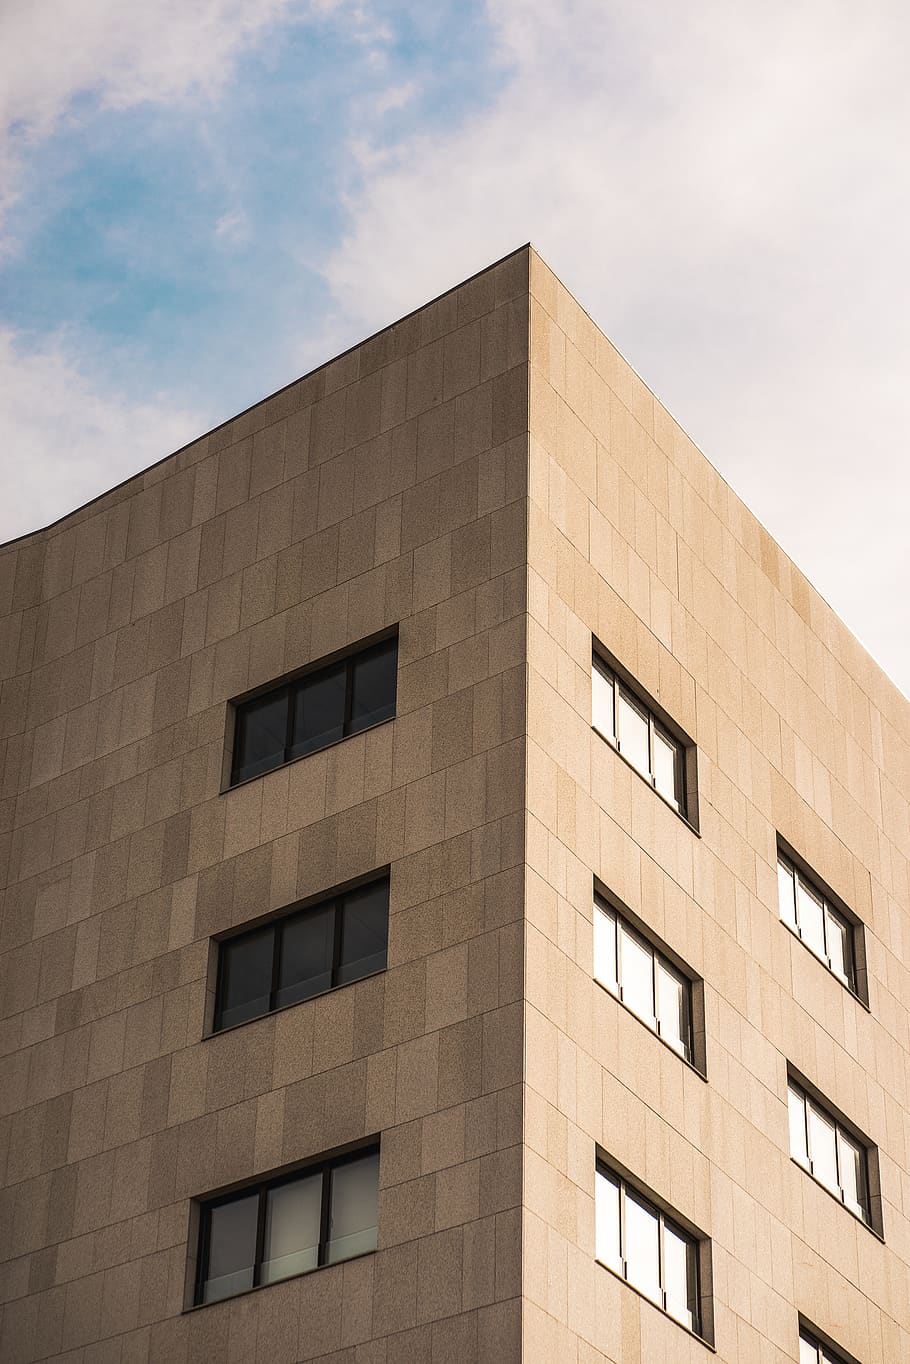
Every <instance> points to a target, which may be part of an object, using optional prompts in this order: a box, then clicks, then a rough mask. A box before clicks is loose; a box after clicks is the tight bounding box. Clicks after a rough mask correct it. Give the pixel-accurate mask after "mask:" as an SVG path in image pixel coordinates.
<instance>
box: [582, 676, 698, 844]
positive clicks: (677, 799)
mask: <svg viewBox="0 0 910 1364" xmlns="http://www.w3.org/2000/svg"><path fill="white" fill-rule="evenodd" d="M595 672H599V673H600V675H601V677H603V678H604V679H605V680H606V681H608V682H609V683H610V685H611V687H612V692H613V711H612V733H610V732H609V731H608V730H605V729H602V728H601V726H600V725H599V724H598V723H597V718H596V715H595V707H594V703H593V700H592V706H591V724H592V727H593V728H594V729H595V730H596V731H597V733H598V734H599V735H600V736H601V738H602V739H605V740H606V742H607V743H608V744H610V745H611V747H613V748H615V749H616V752H617V753H619V754H620V756H621V757H622V758H624V759H625V761H626V762H627V763H628V764H629V766H630V767H632V768H634V770H635V771H636V772H637V773H638V774H639V776H640V777H641V778H642V780H644V781H646V782H647V783H648V784H649V786H651V787H652V789H653V790H655V791H656V792H657V794H658V795H659V796H660V797H661V799H662V800H665V801H666V803H667V804H668V805H669V806H670V807H671V809H673V810H675V811H676V812H677V814H679V815H681V816H682V818H683V819H685V820H686V822H687V823H688V822H689V814H688V808H687V807H688V801H687V799H686V747H687V745H686V744H685V743H684V742H683V741H682V740H681V739H680V738H678V737H677V736H676V735H675V734H673V733H672V732H671V731H670V730H669V729H668V728H667V726H666V725H665V724H664V723H663V722H662V721H661V720H659V719H658V718H657V716H656V715H655V713H654V711H653V709H652V707H651V706H650V705H649V704H648V702H647V700H645V698H644V697H643V696H642V695H641V694H640V693H639V692H637V691H635V690H634V688H632V687H630V686H628V684H627V683H626V682H625V681H623V679H622V678H621V677H620V676H619V674H618V673H617V672H616V670H615V669H614V668H612V667H611V666H610V664H609V663H607V662H606V660H605V659H604V658H602V657H601V655H600V654H599V653H598V652H597V650H596V649H595V650H594V651H593V654H592V661H591V674H592V679H591V681H592V689H593V687H594V686H596V683H595V681H594V673H595ZM620 696H622V698H623V700H624V701H625V702H626V703H627V704H628V705H630V706H631V707H632V708H633V709H634V710H637V711H638V712H639V714H640V715H641V716H642V719H644V720H645V721H646V723H647V726H648V771H647V772H644V771H643V770H642V768H641V767H640V766H639V765H638V763H635V762H633V761H632V759H631V758H630V757H629V756H628V755H627V754H626V753H624V752H623V747H622V741H621V739H620V737H619V700H620ZM657 735H659V736H660V737H661V738H662V739H663V740H664V742H665V743H666V744H667V745H668V746H669V747H671V748H672V749H673V753H674V759H673V788H674V789H673V795H672V796H671V795H668V794H667V792H666V791H663V790H661V788H660V787H659V786H658V785H657V777H656V775H655V761H654V744H655V736H657Z"/></svg>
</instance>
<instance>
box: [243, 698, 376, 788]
mask: <svg viewBox="0 0 910 1364" xmlns="http://www.w3.org/2000/svg"><path fill="white" fill-rule="evenodd" d="M395 719H397V716H395V715H390V716H388V717H387V719H385V720H377V721H376V723H375V724H373V725H364V727H363V729H358V730H355V731H354V733H353V734H343V735H342V737H341V738H340V739H333V740H332V742H331V743H330V744H323V745H322V747H321V748H311V749H310V751H309V753H301V754H300V755H299V756H298V757H296V758H288V759H287V760H286V761H285V762H281V763H276V764H275V766H274V767H270V768H269V769H268V770H267V771H265V772H257V773H255V775H254V776H252V777H243V778H242V780H240V781H231V780H230V773H229V774H228V779H227V781H222V783H221V790H220V791H219V793H218V794H219V795H221V796H224V795H227V793H228V792H229V791H239V790H240V788H241V786H249V784H250V782H251V781H262V778H263V777H270V776H271V775H272V773H273V772H283V771H284V769H285V768H286V767H293V765H294V763H302V762H305V761H306V760H307V758H315V756H316V754H317V753H328V751H329V749H330V748H337V747H338V745H339V744H346V743H347V742H348V740H349V739H356V738H357V737H358V736H359V735H361V734H369V733H370V732H371V731H372V730H374V729H381V728H382V726H383V725H390V724H391V723H392V721H393V720H395Z"/></svg>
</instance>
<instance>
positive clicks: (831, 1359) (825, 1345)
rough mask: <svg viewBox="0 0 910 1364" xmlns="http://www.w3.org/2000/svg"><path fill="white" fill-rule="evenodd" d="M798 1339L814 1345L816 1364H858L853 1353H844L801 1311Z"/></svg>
mask: <svg viewBox="0 0 910 1364" xmlns="http://www.w3.org/2000/svg"><path fill="white" fill-rule="evenodd" d="M799 1340H800V1341H801V1342H802V1341H805V1343H806V1344H807V1345H810V1346H813V1347H814V1349H815V1352H816V1364H859V1360H858V1359H857V1358H856V1356H855V1355H851V1354H846V1353H845V1352H844V1349H843V1346H841V1345H835V1344H834V1343H833V1341H831V1340H830V1339H829V1337H828V1336H826V1335H825V1333H824V1331H820V1330H819V1329H818V1327H817V1326H813V1325H812V1323H811V1322H810V1321H807V1319H806V1318H805V1317H804V1316H803V1315H802V1313H800V1316H799Z"/></svg>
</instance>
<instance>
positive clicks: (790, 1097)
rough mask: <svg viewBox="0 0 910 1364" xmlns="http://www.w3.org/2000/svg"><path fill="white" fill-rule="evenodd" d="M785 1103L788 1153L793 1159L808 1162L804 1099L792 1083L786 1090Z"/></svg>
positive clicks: (805, 1163) (804, 1163) (806, 1163)
mask: <svg viewBox="0 0 910 1364" xmlns="http://www.w3.org/2000/svg"><path fill="white" fill-rule="evenodd" d="M787 1104H788V1107H789V1110H790V1154H791V1156H793V1157H794V1159H795V1160H799V1161H802V1163H803V1165H808V1163H809V1151H808V1148H807V1146H806V1101H805V1099H804V1098H803V1096H802V1093H801V1091H800V1090H798V1089H794V1088H793V1086H792V1085H790V1086H789V1088H788V1090H787Z"/></svg>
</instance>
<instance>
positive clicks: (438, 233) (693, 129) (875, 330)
mask: <svg viewBox="0 0 910 1364" xmlns="http://www.w3.org/2000/svg"><path fill="white" fill-rule="evenodd" d="M489 10H490V15H491V18H492V19H493V21H494V23H495V25H496V32H497V37H498V47H497V50H496V52H495V53H494V54H493V55H494V58H495V59H496V60H499V61H500V62H501V63H502V66H503V72H502V79H501V82H500V85H499V89H498V91H497V93H496V95H495V97H494V98H493V100H492V102H491V103H489V104H488V105H487V106H485V107H484V106H482V107H479V108H478V110H477V111H476V112H474V113H473V114H471V115H470V116H469V117H468V118H467V120H466V121H465V122H464V123H463V124H462V125H461V126H460V127H459V128H457V129H456V130H454V131H449V132H448V133H443V134H440V135H432V136H431V135H427V134H425V133H421V132H415V133H414V134H413V135H412V136H409V137H408V138H407V139H406V140H404V141H403V142H401V143H399V144H398V145H397V146H394V147H392V148H389V147H387V146H386V147H381V148H379V149H377V154H376V155H375V156H370V155H369V154H368V153H367V152H365V151H364V150H363V149H362V148H361V150H360V154H359V157H358V159H357V163H356V171H355V173H356V175H357V177H358V181H357V183H355V184H354V185H353V186H352V187H351V189H350V198H349V207H350V220H349V227H348V231H347V232H346V233H345V234H344V236H343V238H342V240H340V241H339V243H338V245H337V247H336V249H335V250H334V251H333V252H332V254H331V256H330V258H329V259H328V261H327V262H326V266H325V273H326V277H327V279H328V281H329V283H330V285H331V288H332V290H333V292H334V295H335V298H336V300H337V301H338V304H339V309H340V312H341V314H342V315H343V316H344V317H345V318H346V319H347V322H348V326H349V331H350V332H351V333H355V332H356V331H357V330H360V331H363V330H370V329H372V328H374V327H376V326H377V325H380V324H381V323H383V322H385V321H387V320H389V319H390V318H391V317H394V316H396V315H398V314H401V313H402V312H404V311H406V310H407V309H409V308H411V307H413V306H416V305H417V304H419V303H420V302H422V301H423V300H425V299H426V298H428V297H431V296H432V295H433V294H434V293H436V292H438V291H439V290H441V289H444V288H446V287H448V286H449V285H451V284H452V283H453V282H455V281H456V280H457V279H458V278H459V277H462V276H464V275H466V274H469V273H470V272H472V271H473V270H476V269H478V268H480V267H482V266H483V265H484V264H486V263H488V262H489V261H491V260H493V259H495V258H496V257H497V256H499V255H501V254H503V253H505V252H507V251H509V250H511V249H512V248H513V247H515V246H517V245H519V244H520V243H521V242H523V241H526V240H528V239H529V238H530V239H532V240H533V241H534V242H535V244H536V245H537V246H538V248H539V249H540V250H541V251H542V253H543V254H544V256H545V257H546V258H547V259H548V260H549V262H550V264H551V265H552V266H553V267H554V269H556V270H557V271H558V272H559V273H560V274H562V276H563V277H564V278H565V280H566V283H567V284H568V286H569V287H570V288H571V289H572V290H573V291H574V292H575V293H576V294H577V296H578V297H579V298H580V299H581V301H582V303H583V304H584V305H585V306H586V307H587V308H588V309H589V311H590V312H591V313H592V315H593V316H594V317H595V318H596V319H597V320H598V322H599V323H600V324H601V325H602V326H603V327H604V329H605V330H606V331H607V332H608V334H610V335H611V336H612V338H613V339H614V340H615V341H616V342H617V344H619V345H620V347H621V348H622V349H623V350H624V351H625V353H626V354H627V355H628V357H629V359H630V360H631V361H632V362H633V363H634V364H635V365H636V367H637V368H638V369H639V371H640V372H641V373H642V374H643V376H644V378H645V379H646V381H648V382H649V383H650V384H651V385H652V386H653V387H654V389H655V391H656V392H657V393H658V395H659V396H660V397H661V398H662V399H663V400H664V401H665V402H666V403H667V405H668V406H669V407H670V408H671V410H672V411H673V412H674V414H675V415H676V416H677V417H678V418H679V419H680V420H681V421H682V423H683V425H684V426H685V427H686V428H687V429H688V430H689V431H690V432H691V434H692V435H693V436H694V438H695V439H697V440H698V441H699V442H700V443H701V445H702V447H703V448H704V449H705V451H706V453H707V454H708V456H709V457H710V458H711V459H712V460H713V461H714V463H715V464H716V465H717V466H718V467H719V468H720V470H721V472H722V473H723V474H725V476H727V477H728V478H729V479H730V481H731V482H732V484H733V486H734V487H735V488H736V490H737V491H738V492H739V493H740V494H741V495H742V496H743V497H744V499H745V500H746V501H747V503H749V505H751V506H752V507H753V509H754V510H755V511H756V512H757V514H758V515H759V516H760V517H761V518H762V520H763V521H764V522H765V523H766V524H767V525H768V527H769V529H770V530H771V531H772V533H774V534H775V535H776V536H777V537H778V538H779V539H780V541H781V543H782V544H783V545H784V547H785V548H786V549H787V550H789V552H791V553H792V554H793V555H794V557H795V559H796V560H797V562H798V563H799V565H800V567H802V568H803V569H804V571H806V572H807V573H808V575H809V576H810V578H811V579H812V580H813V582H815V584H816V585H817V587H818V588H819V590H820V591H821V592H822V593H823V594H824V595H825V596H826V597H827V598H828V599H829V600H830V601H831V603H832V605H834V607H835V608H836V609H837V610H839V611H840V612H841V614H842V615H843V616H844V618H845V619H846V621H847V623H848V625H850V627H851V628H852V629H853V630H854V631H855V632H856V633H857V634H858V635H859V636H860V638H861V639H863V640H864V641H865V642H866V643H867V644H868V645H869V647H871V649H872V650H873V652H874V653H875V655H876V656H877V657H878V658H879V659H880V660H881V661H882V663H883V665H884V666H885V667H886V668H887V669H888V671H890V673H891V675H892V676H894V677H895V678H897V679H898V680H899V681H900V682H901V683H902V685H903V686H904V688H905V690H907V691H908V692H910V601H908V599H907V596H906V594H905V592H904V590H903V588H904V584H905V582H906V579H907V568H908V552H907V549H906V544H907V536H906V529H905V520H906V517H905V512H904V508H905V506H906V504H907V502H908V499H910V461H908V460H907V459H906V450H907V439H908V431H910V393H908V388H907V385H906V379H905V376H906V373H907V370H908V362H910V330H908V324H907V313H906V303H905V300H906V296H907V284H908V283H910V279H908V269H907V255H906V248H905V242H906V237H907V233H908V218H910V162H908V160H907V158H906V155H905V150H904V143H905V141H906V129H907V127H908V126H910V86H908V84H907V82H906V79H905V61H904V54H905V52H906V49H907V39H908V37H910V9H908V8H907V7H906V6H905V5H904V4H903V2H902V0H871V3H869V4H867V5H864V6H848V5H846V4H836V3H835V4H832V3H831V2H830V0H804V2H803V3H801V4H799V5H793V4H792V3H790V0H769V2H768V3H766V4H765V5H763V6H743V5H736V4H733V5H731V4H730V3H729V0H700V2H699V3H696V4H695V5H679V4H677V3H675V0H663V3H657V4H652V5H642V4H640V3H639V0H606V3H605V0H566V3H564V4H562V5H559V6H554V5H552V3H550V0H490V3H489Z"/></svg>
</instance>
